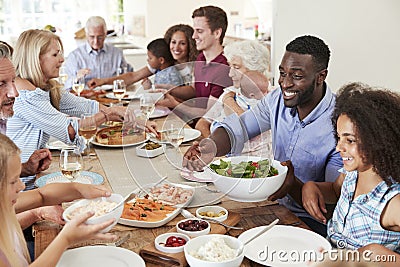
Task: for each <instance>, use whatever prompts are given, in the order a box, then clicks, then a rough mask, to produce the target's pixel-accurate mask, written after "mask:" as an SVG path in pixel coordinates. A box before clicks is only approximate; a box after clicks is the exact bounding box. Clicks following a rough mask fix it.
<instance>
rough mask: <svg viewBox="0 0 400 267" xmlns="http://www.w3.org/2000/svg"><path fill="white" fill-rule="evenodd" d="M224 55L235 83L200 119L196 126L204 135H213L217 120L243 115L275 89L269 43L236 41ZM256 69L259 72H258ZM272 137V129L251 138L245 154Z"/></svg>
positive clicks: (258, 148) (226, 89)
mask: <svg viewBox="0 0 400 267" xmlns="http://www.w3.org/2000/svg"><path fill="white" fill-rule="evenodd" d="M224 55H225V56H226V58H227V59H228V63H229V66H230V68H231V69H230V72H229V76H230V77H231V78H232V81H233V86H231V87H228V88H225V89H224V93H223V94H222V95H221V96H220V97H219V99H218V101H217V102H216V103H215V104H214V105H213V107H212V108H211V109H210V110H209V111H208V112H207V113H206V114H205V115H204V117H203V118H202V119H200V120H199V121H198V122H197V124H196V129H198V130H200V131H201V133H202V135H203V136H204V137H208V136H209V135H210V130H212V124H213V123H216V122H217V121H222V120H223V119H224V118H225V117H226V116H228V115H230V114H232V113H236V114H238V115H240V114H242V113H243V112H245V111H246V110H247V109H250V108H251V106H253V105H255V104H256V103H257V101H258V100H260V99H261V98H262V97H263V95H265V94H267V93H268V92H269V90H270V89H271V88H270V86H269V82H268V76H267V75H268V69H269V65H270V53H269V51H268V49H267V48H266V47H265V46H263V45H261V44H260V43H258V42H256V41H251V40H245V41H237V42H232V43H229V44H228V45H227V46H226V47H225V48H224ZM254 72H258V75H255V73H254ZM246 73H248V75H247V74H246ZM241 87H243V88H241ZM241 91H242V92H241ZM255 91H258V92H255ZM250 92H251V93H250ZM260 138H261V139H260ZM269 140H270V137H269V132H267V133H266V134H265V135H264V136H261V137H257V140H250V141H249V142H248V143H247V144H246V145H245V149H244V150H243V153H245V152H254V151H259V150H260V149H261V146H260V144H261V143H268V142H270V141H269ZM267 141H268V142H267ZM252 154H257V153H252Z"/></svg>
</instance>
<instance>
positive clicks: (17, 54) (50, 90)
mask: <svg viewBox="0 0 400 267" xmlns="http://www.w3.org/2000/svg"><path fill="white" fill-rule="evenodd" d="M62 52H63V47H62V43H61V40H60V38H59V37H58V36H57V35H55V34H54V33H52V32H50V31H45V30H27V31H25V32H23V33H22V34H21V35H20V37H19V38H18V41H17V44H16V47H15V51H14V57H13V61H14V65H15V68H16V76H17V78H16V80H15V85H16V87H17V90H18V91H19V97H18V98H16V100H15V105H14V111H15V114H14V116H13V117H12V118H10V119H9V120H8V123H7V135H8V136H9V137H10V138H11V139H12V140H13V141H14V142H15V143H16V144H17V146H18V147H20V148H22V154H21V159H22V161H23V162H25V161H26V160H27V159H28V158H29V156H30V155H31V154H32V153H33V151H34V150H36V149H39V148H43V147H44V146H45V144H46V142H47V141H48V140H49V137H50V136H54V137H56V138H57V139H59V140H61V141H62V142H64V143H67V144H69V145H76V146H78V147H79V148H80V149H81V150H83V149H84V147H85V145H84V139H83V138H82V137H80V136H79V135H78V118H77V117H80V115H81V114H83V113H90V114H94V115H95V120H96V124H97V125H100V124H102V123H104V122H106V121H107V120H114V121H121V120H123V119H124V116H125V112H126V108H125V107H122V106H115V107H111V108H107V107H105V106H102V105H99V103H98V102H97V101H94V100H89V99H85V98H81V97H77V96H74V95H73V94H71V93H69V92H67V91H65V90H64V89H62V86H61V85H60V84H59V83H58V82H57V81H56V80H55V79H54V78H57V77H58V75H59V68H60V66H61V64H62V63H63V62H64V57H63V54H62ZM127 115H129V114H127ZM127 117H130V116H127ZM22 180H23V182H25V184H26V189H27V190H29V189H33V188H34V181H35V177H32V176H30V177H24V178H22Z"/></svg>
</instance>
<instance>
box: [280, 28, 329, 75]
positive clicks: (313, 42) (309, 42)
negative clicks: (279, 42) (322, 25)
mask: <svg viewBox="0 0 400 267" xmlns="http://www.w3.org/2000/svg"><path fill="white" fill-rule="evenodd" d="M286 51H288V52H292V53H297V54H303V55H311V56H312V57H313V60H314V64H315V68H316V71H320V70H323V69H327V68H328V63H329V58H330V56H331V51H330V50H329V47H328V46H327V45H326V44H325V43H324V41H322V40H321V39H319V38H318V37H315V36H310V35H304V36H300V37H297V38H296V39H294V40H293V41H291V42H290V43H288V44H287V45H286Z"/></svg>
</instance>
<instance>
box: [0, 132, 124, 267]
mask: <svg viewBox="0 0 400 267" xmlns="http://www.w3.org/2000/svg"><path fill="white" fill-rule="evenodd" d="M0 143H1V146H0V170H2V171H1V172H0V221H1V227H0V266H1V267H11V266H12V267H20V266H21V267H25V266H55V265H56V264H57V262H58V260H59V259H60V257H61V255H62V253H63V252H64V251H65V250H66V249H67V248H68V247H69V246H71V245H73V244H74V243H77V242H81V241H84V240H87V239H93V238H96V239H97V238H100V239H104V240H108V241H111V240H114V239H115V238H116V236H115V235H113V234H101V233H100V231H101V230H102V229H104V228H106V227H107V226H109V225H111V224H112V223H113V219H111V220H109V221H107V222H105V223H102V224H98V225H86V224H85V223H84V222H85V221H86V220H87V219H88V218H89V217H91V216H93V213H87V214H84V215H82V216H79V218H75V219H73V221H71V222H70V223H68V224H66V225H65V226H64V228H63V230H62V231H61V232H60V233H59V235H58V236H57V237H56V238H55V239H54V241H53V242H52V243H51V244H50V245H49V246H48V248H47V249H46V250H45V251H44V252H43V253H42V254H41V255H40V256H39V257H38V258H37V259H36V260H35V261H34V262H33V263H32V264H30V262H31V260H30V258H29V254H28V250H27V247H26V243H25V239H24V236H23V233H22V230H21V226H20V225H19V224H18V221H17V218H16V214H15V213H16V212H21V211H25V210H28V209H32V208H36V207H39V206H43V205H55V204H60V203H62V202H67V201H72V200H74V199H78V198H95V197H101V196H109V195H110V192H107V191H106V190H104V189H103V188H102V187H100V186H94V185H84V184H78V183H70V184H51V185H46V186H44V187H42V188H40V189H35V190H30V191H27V192H20V191H21V190H23V189H24V187H25V186H24V184H23V183H22V182H21V180H20V179H19V174H20V172H21V164H20V161H21V159H20V156H19V154H20V150H19V149H18V147H17V146H16V145H15V144H14V143H13V142H12V141H11V140H10V139H9V138H8V137H7V136H5V135H2V134H0Z"/></svg>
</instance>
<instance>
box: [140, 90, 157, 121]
mask: <svg viewBox="0 0 400 267" xmlns="http://www.w3.org/2000/svg"><path fill="white" fill-rule="evenodd" d="M155 104H156V101H155V100H154V98H153V97H152V96H151V95H150V94H143V95H142V97H141V98H140V111H141V112H142V113H143V114H144V115H145V116H146V117H147V118H148V117H149V116H150V115H151V113H153V111H154V107H155Z"/></svg>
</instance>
